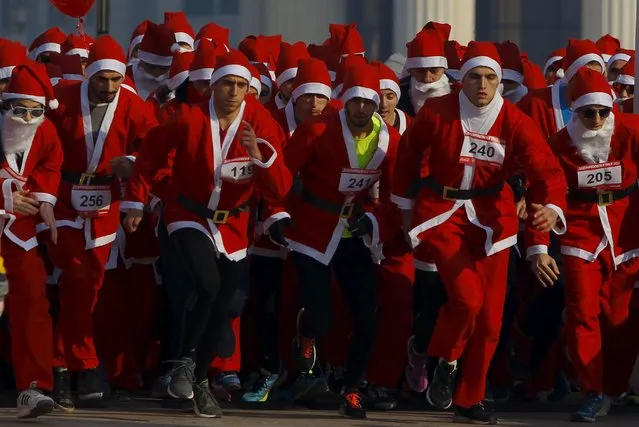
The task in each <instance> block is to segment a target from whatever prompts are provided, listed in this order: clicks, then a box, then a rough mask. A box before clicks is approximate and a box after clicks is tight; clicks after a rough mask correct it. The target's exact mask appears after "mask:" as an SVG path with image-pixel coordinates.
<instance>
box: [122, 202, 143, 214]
mask: <svg viewBox="0 0 639 427" xmlns="http://www.w3.org/2000/svg"><path fill="white" fill-rule="evenodd" d="M131 209H137V210H139V211H142V210H144V203H142V202H122V203H120V212H128V211H129V210H131Z"/></svg>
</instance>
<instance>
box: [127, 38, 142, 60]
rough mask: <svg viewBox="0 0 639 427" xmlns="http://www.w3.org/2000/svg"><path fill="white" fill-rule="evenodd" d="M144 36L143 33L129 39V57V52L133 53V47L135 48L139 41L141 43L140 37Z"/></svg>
mask: <svg viewBox="0 0 639 427" xmlns="http://www.w3.org/2000/svg"><path fill="white" fill-rule="evenodd" d="M143 38H144V34H140V35H139V36H135V37H133V39H131V43H129V58H130V57H131V53H133V49H135V48H136V46H138V45H139V44H140V43H142V39H143Z"/></svg>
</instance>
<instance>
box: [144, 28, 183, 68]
mask: <svg viewBox="0 0 639 427" xmlns="http://www.w3.org/2000/svg"><path fill="white" fill-rule="evenodd" d="M176 50H179V46H178V45H177V43H176V42H175V36H174V35H173V32H172V31H171V30H170V29H169V28H168V27H167V26H165V25H158V24H155V23H153V22H149V24H148V26H147V28H146V33H144V38H143V39H142V43H140V48H139V50H138V58H139V59H140V61H144V62H146V63H147V64H152V65H157V66H160V67H168V66H170V65H171V61H172V60H173V52H174V51H176Z"/></svg>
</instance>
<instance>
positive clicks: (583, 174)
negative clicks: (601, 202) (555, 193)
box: [577, 162, 621, 189]
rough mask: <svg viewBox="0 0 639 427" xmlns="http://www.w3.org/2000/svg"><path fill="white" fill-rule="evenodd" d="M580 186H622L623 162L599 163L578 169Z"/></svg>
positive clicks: (606, 187) (608, 187)
mask: <svg viewBox="0 0 639 427" xmlns="http://www.w3.org/2000/svg"><path fill="white" fill-rule="evenodd" d="M577 185H578V186H579V188H597V189H599V188H605V189H613V188H621V162H607V163H598V164H596V165H587V166H581V167H580V168H579V169H577Z"/></svg>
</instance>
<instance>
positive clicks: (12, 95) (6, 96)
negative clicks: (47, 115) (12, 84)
mask: <svg viewBox="0 0 639 427" xmlns="http://www.w3.org/2000/svg"><path fill="white" fill-rule="evenodd" d="M2 99H3V100H7V99H28V100H31V101H35V102H39V103H40V104H42V105H46V103H47V99H46V98H45V97H44V96H33V95H27V94H24V93H10V92H5V93H3V94H2Z"/></svg>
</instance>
